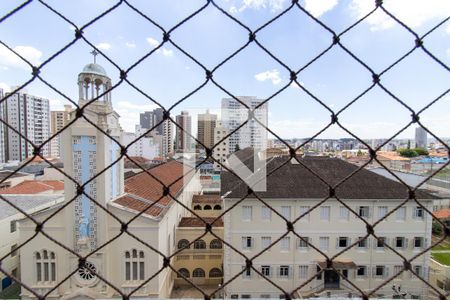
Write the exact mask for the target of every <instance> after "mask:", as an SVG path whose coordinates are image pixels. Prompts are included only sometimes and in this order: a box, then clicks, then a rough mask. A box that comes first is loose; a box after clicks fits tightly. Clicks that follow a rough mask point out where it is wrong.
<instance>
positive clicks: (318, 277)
mask: <svg viewBox="0 0 450 300" xmlns="http://www.w3.org/2000/svg"><path fill="white" fill-rule="evenodd" d="M320 271H322V269H321V268H320V267H319V266H316V274H317V275H316V280H322V273H321V272H320Z"/></svg>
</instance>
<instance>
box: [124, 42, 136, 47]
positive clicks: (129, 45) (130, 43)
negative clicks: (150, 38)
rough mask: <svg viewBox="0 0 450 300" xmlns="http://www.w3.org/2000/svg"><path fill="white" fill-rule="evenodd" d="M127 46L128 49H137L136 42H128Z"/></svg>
mask: <svg viewBox="0 0 450 300" xmlns="http://www.w3.org/2000/svg"><path fill="white" fill-rule="evenodd" d="M125 46H126V47H127V48H136V44H135V43H134V42H126V43H125Z"/></svg>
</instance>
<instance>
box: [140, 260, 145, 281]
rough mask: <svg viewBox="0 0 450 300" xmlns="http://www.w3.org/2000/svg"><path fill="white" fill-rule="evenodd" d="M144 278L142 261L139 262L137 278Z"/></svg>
mask: <svg viewBox="0 0 450 300" xmlns="http://www.w3.org/2000/svg"><path fill="white" fill-rule="evenodd" d="M144 279H145V268H144V262H143V261H141V262H139V280H144Z"/></svg>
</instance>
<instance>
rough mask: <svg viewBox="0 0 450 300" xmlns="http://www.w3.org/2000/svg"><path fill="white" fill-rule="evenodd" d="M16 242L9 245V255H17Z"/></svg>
mask: <svg viewBox="0 0 450 300" xmlns="http://www.w3.org/2000/svg"><path fill="white" fill-rule="evenodd" d="M16 249H17V244H14V245H12V246H11V257H14V256H16V255H17V250H16Z"/></svg>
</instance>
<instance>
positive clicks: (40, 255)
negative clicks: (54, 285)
mask: <svg viewBox="0 0 450 300" xmlns="http://www.w3.org/2000/svg"><path fill="white" fill-rule="evenodd" d="M34 257H35V262H36V281H37V282H38V283H42V282H54V281H56V257H55V252H52V251H47V250H42V251H41V252H36V253H35V254H34Z"/></svg>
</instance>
